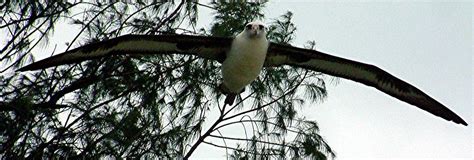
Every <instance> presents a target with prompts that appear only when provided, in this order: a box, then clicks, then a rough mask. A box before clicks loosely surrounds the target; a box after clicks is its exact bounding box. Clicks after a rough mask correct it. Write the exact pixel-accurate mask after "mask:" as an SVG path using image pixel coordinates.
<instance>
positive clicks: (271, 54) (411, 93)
mask: <svg viewBox="0 0 474 160" xmlns="http://www.w3.org/2000/svg"><path fill="white" fill-rule="evenodd" d="M265 64H266V66H279V65H283V64H284V65H290V66H295V67H301V68H305V69H309V70H313V71H318V72H322V73H325V74H329V75H333V76H336V77H341V78H345V79H349V80H352V81H355V82H359V83H362V84H365V85H368V86H371V87H374V88H376V89H378V90H380V91H382V92H384V93H386V94H388V95H391V96H393V97H395V98H397V99H399V100H401V101H404V102H406V103H409V104H411V105H414V106H416V107H418V108H420V109H422V110H425V111H427V112H429V113H431V114H434V115H436V116H438V117H441V118H443V119H446V120H448V121H453V122H455V123H458V124H463V125H467V123H466V122H465V121H464V120H463V119H462V118H461V117H459V116H458V115H457V114H456V113H454V112H453V111H451V110H449V109H448V108H447V107H446V106H444V105H443V104H441V103H439V102H438V101H436V100H435V99H433V98H431V97H430V96H428V95H427V94H425V93H424V92H423V91H421V90H420V89H418V88H416V87H415V86H413V85H411V84H409V83H407V82H405V81H403V80H401V79H399V78H397V77H395V76H393V75H391V74H390V73H388V72H386V71H384V70H382V69H380V68H378V67H377V66H374V65H370V64H365V63H361V62H356V61H352V60H348V59H344V58H340V57H336V56H332V55H329V54H326V53H323V52H320V51H316V50H309V49H302V48H296V47H292V46H286V45H280V44H275V43H272V44H271V45H270V47H269V49H268V54H267V59H266V62H265Z"/></svg>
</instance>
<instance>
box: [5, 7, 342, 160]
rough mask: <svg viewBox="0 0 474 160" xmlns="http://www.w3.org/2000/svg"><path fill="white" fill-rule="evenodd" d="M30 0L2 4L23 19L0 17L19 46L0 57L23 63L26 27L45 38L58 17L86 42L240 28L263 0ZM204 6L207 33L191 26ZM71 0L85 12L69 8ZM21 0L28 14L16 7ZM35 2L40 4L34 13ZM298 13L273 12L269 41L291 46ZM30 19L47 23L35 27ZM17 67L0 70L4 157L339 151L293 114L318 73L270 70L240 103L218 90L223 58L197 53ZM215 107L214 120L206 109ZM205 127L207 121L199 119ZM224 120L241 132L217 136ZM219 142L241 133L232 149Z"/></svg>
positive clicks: (317, 94) (316, 83) (316, 87)
mask: <svg viewBox="0 0 474 160" xmlns="http://www.w3.org/2000/svg"><path fill="white" fill-rule="evenodd" d="M31 3H33V2H31ZM32 5H36V6H26V7H25V6H22V5H21V4H15V3H7V5H4V6H1V7H3V8H6V10H2V11H1V12H0V13H1V14H3V15H9V16H10V17H9V16H6V17H7V18H4V19H7V22H15V21H19V22H21V23H19V24H14V23H6V24H1V25H3V26H2V27H1V28H0V29H1V31H2V32H8V30H10V29H11V28H14V30H16V32H11V33H14V34H9V37H8V40H9V41H8V42H12V43H11V44H8V43H7V44H6V45H5V46H4V48H7V49H6V50H2V52H1V55H2V56H3V57H5V58H3V57H2V62H1V63H9V64H11V65H16V66H20V65H22V64H21V63H20V62H24V60H23V59H24V58H22V57H25V56H31V53H30V52H29V51H31V49H32V48H34V47H35V46H36V45H30V44H32V43H31V42H32V41H31V40H33V38H31V37H29V36H24V34H28V33H31V32H40V33H42V34H41V35H38V36H39V37H45V38H44V39H46V37H48V34H46V33H49V32H52V31H53V30H52V28H53V26H54V25H55V24H57V23H62V22H65V21H68V22H71V25H75V26H79V27H81V28H82V29H81V30H80V31H79V32H78V33H75V34H76V35H77V36H76V38H74V39H73V40H71V42H69V46H79V45H81V44H83V43H80V42H78V41H79V40H81V41H85V43H90V42H94V41H100V40H104V39H110V38H114V37H117V36H120V35H123V34H128V33H133V34H177V33H186V34H206V33H211V34H212V35H214V36H233V35H236V34H237V33H239V32H240V31H241V30H242V28H243V26H244V25H245V23H247V22H250V21H252V20H256V19H263V18H264V15H263V14H262V13H261V11H262V8H263V7H264V6H263V4H259V3H252V4H251V3H232V4H231V3H212V4H210V6H208V5H204V4H199V3H196V2H189V3H184V2H181V3H171V2H167V3H159V2H155V3H144V2H141V1H138V2H135V3H128V4H125V3H122V2H116V3H99V2H93V3H89V2H87V3H86V2H79V3H74V4H71V3H64V4H62V3H59V2H54V3H51V4H50V3H47V4H39V3H35V4H32ZM55 5H56V7H55V10H53V8H54V7H53V6H55ZM48 6H50V7H48ZM58 6H59V7H58ZM198 6H208V7H211V8H213V9H215V13H214V14H215V17H214V18H215V20H214V23H213V24H212V27H211V30H210V31H206V30H205V29H200V30H196V29H195V27H196V24H195V23H196V20H197V18H198V17H197V14H196V13H197V11H198V9H199V7H198ZM76 7H80V10H81V11H76V10H74V11H71V10H72V9H76ZM18 8H20V9H21V10H20V11H21V12H22V14H21V15H22V17H23V19H28V20H24V21H25V22H23V20H18V19H15V18H14V17H13V16H12V15H13V14H16V12H17V11H16V9H18ZM22 8H23V9H22ZM48 8H49V10H47V9H48ZM14 9H15V10H14ZM23 10H26V11H23ZM37 10H41V11H43V10H44V11H45V13H41V14H33V13H32V12H30V11H37ZM27 11H29V12H27ZM46 11H47V12H46ZM69 12H71V13H74V14H68V13H69ZM75 12H77V13H75ZM60 17H61V18H60ZM8 18H10V19H8ZM291 18H292V14H291V12H288V13H286V14H283V15H282V16H281V17H279V18H277V19H274V20H273V21H272V22H271V23H270V24H269V26H268V28H269V32H268V38H269V39H270V40H271V41H273V42H276V43H282V44H290V43H291V40H292V39H293V38H294V32H295V31H296V27H295V25H294V24H293V23H292V22H291ZM40 22H41V23H40ZM42 22H45V23H42ZM31 24H33V25H31ZM25 26H26V29H23V30H22V28H25ZM33 26H36V28H42V29H43V30H41V31H32V29H31V27H33ZM188 28H192V29H188ZM37 41H41V38H40V39H39V40H36V41H35V42H34V43H37ZM312 47H314V44H313V46H312ZM15 57H16V59H15ZM4 59H5V60H4ZM6 59H9V61H6ZM11 68H14V67H8V66H7V67H6V68H3V69H5V72H4V73H3V74H4V75H2V76H0V88H2V89H1V90H0V110H1V112H0V128H2V129H1V130H0V143H1V146H0V155H1V156H2V157H5V158H15V159H16V158H45V159H46V158H48V159H49V158H84V159H87V158H94V159H96V158H105V157H114V158H170V159H172V158H176V157H184V158H187V157H188V156H190V155H191V154H192V153H193V151H194V149H196V148H197V147H198V146H200V145H212V146H215V147H218V148H225V149H226V150H232V151H231V152H227V153H228V156H229V157H230V158H233V159H257V158H258V159H260V158H262V159H263V158H303V157H306V158H313V159H326V158H328V157H334V156H335V155H334V152H333V151H332V150H331V148H330V147H329V145H328V144H327V143H326V142H325V141H324V140H323V138H322V137H321V136H320V135H319V134H318V132H319V130H318V126H317V125H316V123H315V122H313V121H308V120H305V119H303V118H301V117H300V116H299V115H298V112H297V108H298V106H301V105H303V104H304V103H306V101H311V102H317V101H320V100H322V99H324V98H325V97H326V88H325V83H324V80H323V79H322V76H321V74H320V73H316V72H312V71H306V70H304V69H300V68H292V67H288V66H283V67H275V68H265V69H264V70H263V71H262V74H261V75H260V77H259V78H258V79H257V80H256V81H255V82H254V83H252V84H251V85H250V86H248V87H247V90H246V92H244V93H242V94H241V97H239V100H240V101H237V103H238V104H237V105H236V106H233V107H230V108H225V107H223V106H220V104H222V102H221V101H222V100H223V97H222V95H221V93H219V92H218V90H217V84H219V82H220V76H221V75H220V64H219V63H218V62H215V61H210V60H204V59H200V58H198V57H195V56H189V55H176V54H160V55H147V56H141V57H132V56H126V55H124V56H114V57H107V58H102V59H98V60H93V61H87V62H84V63H81V64H72V65H65V66H60V67H55V68H52V69H47V70H42V71H39V72H33V73H28V74H25V73H21V74H19V73H11ZM7 71H10V72H7ZM219 111H220V112H219ZM216 114H219V115H218V118H217V119H216V120H214V119H210V118H208V117H213V116H212V115H216ZM205 124H207V125H209V124H212V125H211V127H209V128H203V126H205ZM229 126H242V130H244V131H245V133H246V134H245V135H242V137H230V136H228V135H225V134H220V133H221V131H225V130H226V129H227V127H229ZM250 128H252V129H250ZM217 133H219V135H217ZM216 140H221V141H222V140H223V141H224V142H228V141H234V142H236V145H235V146H236V147H233V146H228V145H222V144H218V143H216V142H217V141H216ZM226 144H227V143H226Z"/></svg>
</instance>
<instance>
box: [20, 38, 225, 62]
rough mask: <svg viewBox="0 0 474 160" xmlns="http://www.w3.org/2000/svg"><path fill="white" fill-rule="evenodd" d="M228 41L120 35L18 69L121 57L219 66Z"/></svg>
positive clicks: (220, 39)
mask: <svg viewBox="0 0 474 160" xmlns="http://www.w3.org/2000/svg"><path fill="white" fill-rule="evenodd" d="M231 43H232V38H226V37H207V36H190V35H159V36H157V35H124V36H120V37H117V38H113V39H109V40H104V41H100V42H96V43H91V44H88V45H84V46H81V47H79V48H75V49H73V50H69V51H67V52H65V53H61V54H58V55H55V56H52V57H49V58H46V59H43V60H40V61H38V62H35V63H32V64H30V65H27V66H25V67H23V68H20V69H19V70H18V71H28V70H38V69H44V68H48V67H52V66H58V65H63V64H72V63H79V62H82V61H85V60H91V59H97V58H101V57H106V56H110V55H121V54H137V55H144V54H167V53H181V54H192V55H196V56H199V57H202V58H207V59H212V60H217V61H220V62H222V61H223V60H224V59H225V52H226V51H227V50H228V49H229V48H230V45H231Z"/></svg>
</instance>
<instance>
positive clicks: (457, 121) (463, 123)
mask: <svg viewBox="0 0 474 160" xmlns="http://www.w3.org/2000/svg"><path fill="white" fill-rule="evenodd" d="M452 121H453V122H454V123H457V124H462V125H464V126H468V124H467V123H466V121H464V120H463V119H461V118H459V119H458V120H452Z"/></svg>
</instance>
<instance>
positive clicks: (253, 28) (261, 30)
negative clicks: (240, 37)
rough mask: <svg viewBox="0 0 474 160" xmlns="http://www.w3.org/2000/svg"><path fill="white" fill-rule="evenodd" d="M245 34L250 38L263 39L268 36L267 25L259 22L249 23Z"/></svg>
mask: <svg viewBox="0 0 474 160" xmlns="http://www.w3.org/2000/svg"><path fill="white" fill-rule="evenodd" d="M244 32H245V35H246V36H247V37H248V38H262V37H265V36H266V34H267V32H266V31H265V25H264V24H263V23H262V22H259V21H253V22H250V23H247V25H245V29H244Z"/></svg>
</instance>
